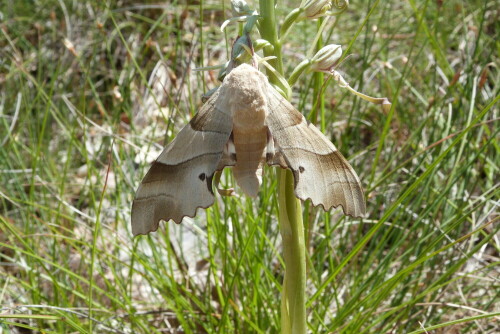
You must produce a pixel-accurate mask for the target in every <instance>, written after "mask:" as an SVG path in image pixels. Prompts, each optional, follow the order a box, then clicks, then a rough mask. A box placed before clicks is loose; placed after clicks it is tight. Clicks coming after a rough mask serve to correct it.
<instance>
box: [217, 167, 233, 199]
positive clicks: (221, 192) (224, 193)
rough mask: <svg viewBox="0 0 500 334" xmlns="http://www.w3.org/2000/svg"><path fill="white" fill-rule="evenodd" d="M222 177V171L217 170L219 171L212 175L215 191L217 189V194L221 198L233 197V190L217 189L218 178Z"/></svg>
mask: <svg viewBox="0 0 500 334" xmlns="http://www.w3.org/2000/svg"><path fill="white" fill-rule="evenodd" d="M221 175H222V171H221V170H219V171H216V172H215V174H214V181H213V182H214V185H215V189H217V192H218V193H219V195H221V196H232V195H234V188H228V189H223V188H219V183H220V177H221Z"/></svg>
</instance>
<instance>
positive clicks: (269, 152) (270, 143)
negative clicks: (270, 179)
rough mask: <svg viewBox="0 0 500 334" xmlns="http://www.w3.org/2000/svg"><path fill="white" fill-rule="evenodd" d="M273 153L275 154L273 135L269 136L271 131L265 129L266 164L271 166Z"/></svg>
mask: <svg viewBox="0 0 500 334" xmlns="http://www.w3.org/2000/svg"><path fill="white" fill-rule="evenodd" d="M275 153H276V150H275V143H274V138H273V135H272V134H271V131H269V128H268V129H267V145H266V162H267V163H268V164H271V163H272V161H273V160H274V154H275Z"/></svg>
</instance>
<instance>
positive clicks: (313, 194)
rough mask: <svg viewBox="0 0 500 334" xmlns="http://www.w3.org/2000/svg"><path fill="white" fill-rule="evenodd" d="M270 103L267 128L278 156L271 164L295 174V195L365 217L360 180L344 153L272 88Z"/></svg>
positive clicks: (314, 202)
mask: <svg viewBox="0 0 500 334" xmlns="http://www.w3.org/2000/svg"><path fill="white" fill-rule="evenodd" d="M268 104H269V110H268V117H267V126H268V127H269V131H270V133H271V135H272V136H273V138H274V141H275V155H274V157H273V158H272V159H271V160H270V161H269V162H268V163H269V164H271V165H280V166H281V167H284V168H288V169H290V170H291V171H292V172H293V175H294V178H295V195H296V196H297V197H298V198H300V199H301V200H306V199H311V201H312V204H313V205H315V206H316V205H322V206H323V208H324V209H325V210H329V209H331V208H332V207H337V206H339V205H340V206H342V209H343V211H344V213H345V214H347V215H350V216H354V217H361V216H363V215H364V213H365V200H364V195H363V190H362V188H361V184H360V182H359V178H358V176H357V175H356V172H355V171H354V170H353V169H352V167H351V165H349V163H348V162H347V160H346V159H345V158H344V157H343V156H342V154H340V152H339V151H337V149H336V148H335V146H334V145H333V144H332V143H331V142H330V141H329V140H328V139H327V138H326V137H325V135H323V133H321V131H319V130H318V129H317V128H316V127H315V126H314V125H312V124H308V123H307V121H306V119H305V118H304V116H302V114H301V113H300V112H298V111H297V110H296V109H295V108H294V107H293V106H292V105H291V104H290V103H289V102H288V101H287V100H286V99H285V98H283V97H282V96H281V95H280V94H279V93H278V92H277V91H276V90H275V89H273V88H272V87H271V86H270V87H269V89H268Z"/></svg>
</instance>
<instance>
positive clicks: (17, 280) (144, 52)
mask: <svg viewBox="0 0 500 334" xmlns="http://www.w3.org/2000/svg"><path fill="white" fill-rule="evenodd" d="M188 3H190V4H186V2H184V1H182V2H177V1H172V2H157V1H146V0H145V1H142V2H140V1H130V0H123V1H119V2H115V1H97V0H86V1H70V0H38V1H26V0H16V1H7V2H2V3H1V4H0V333H19V332H21V330H23V331H24V332H36V333H75V332H81V333H90V332H95V333H106V332H116V333H278V332H279V331H280V304H281V301H280V294H281V283H282V280H283V274H284V269H283V258H282V243H281V240H282V239H281V236H280V234H279V226H278V225H279V224H278V220H277V215H278V207H277V202H278V198H277V192H278V185H277V177H276V175H277V173H276V172H275V171H274V170H273V169H270V168H268V169H266V170H265V177H264V184H263V187H262V190H261V193H260V196H259V197H258V199H256V200H251V199H249V198H246V197H245V196H243V195H242V194H240V193H239V192H238V189H236V192H237V195H236V196H232V197H221V196H218V197H217V200H216V203H215V205H214V206H213V207H212V208H210V209H207V210H199V211H198V215H197V216H196V217H195V218H193V219H185V221H184V222H183V223H182V224H180V225H175V224H173V223H162V224H161V226H160V229H159V230H158V231H157V232H155V233H152V234H151V235H149V236H146V237H138V238H135V239H133V238H132V234H131V229H130V221H129V219H130V205H131V202H132V199H133V194H134V191H135V189H136V187H137V185H138V183H139V182H140V180H141V179H142V177H143V176H144V174H145V172H146V170H147V168H148V165H149V162H151V160H152V159H154V158H156V155H157V154H158V153H159V152H160V151H161V148H162V146H163V144H164V143H166V142H169V141H170V140H172V139H173V138H174V136H175V134H176V133H177V132H178V131H179V129H180V128H181V127H182V126H183V125H184V124H186V122H187V121H188V120H189V119H190V118H191V117H192V116H193V115H194V113H195V112H196V110H197V109H198V108H199V107H200V105H201V103H202V102H201V95H202V94H203V93H205V92H207V91H208V90H209V89H211V88H214V87H216V86H217V84H218V83H217V79H216V78H217V73H218V72H217V70H214V71H193V68H195V67H202V66H212V65H217V64H221V63H224V62H226V61H227V60H228V57H229V56H228V55H229V53H228V52H229V50H230V48H231V43H232V41H233V40H234V39H235V37H236V35H237V30H238V25H237V24H234V23H232V24H229V26H228V27H227V28H226V29H225V32H224V33H222V32H221V31H220V29H219V28H220V25H221V24H222V23H223V22H224V21H225V20H226V19H228V18H230V15H231V14H230V8H228V2H223V1H216V0H207V1H196V2H188ZM249 4H250V5H251V6H254V7H255V8H258V3H257V1H254V3H253V4H252V3H251V2H249ZM299 4H300V1H290V2H288V3H286V4H285V2H284V1H278V6H277V8H276V15H277V19H278V23H280V22H283V20H284V18H285V17H286V15H287V14H288V13H289V12H290V11H291V10H292V9H293V8H295V7H297V6H299ZM224 6H225V7H224ZM497 14H498V2H497V1H493V0H491V1H490V0H484V1H480V0H471V1H467V2H465V1H458V0H450V1H438V0H432V1H430V0H426V1H415V0H409V1H377V0H373V1H355V2H354V1H353V2H352V3H351V6H350V7H349V9H348V10H347V11H346V12H344V13H343V14H342V15H340V16H337V17H333V18H329V19H328V20H326V19H325V20H324V21H320V22H315V21H309V20H308V21H303V22H300V23H297V24H295V25H294V26H293V27H291V28H290V31H289V32H288V35H287V38H286V40H285V41H283V45H282V50H281V52H282V53H281V55H282V59H283V73H284V76H285V77H286V78H288V77H289V76H290V74H291V73H292V72H293V69H294V68H295V66H297V65H298V64H299V63H300V62H301V61H302V60H303V59H304V58H305V56H306V55H307V56H310V54H309V55H308V54H307V53H308V52H309V51H310V49H311V48H313V47H314V46H320V45H327V44H332V43H334V44H341V45H342V48H343V51H344V55H349V56H348V57H347V58H345V60H344V61H343V62H342V63H341V64H340V65H339V67H338V68H337V70H339V71H340V72H341V73H342V75H343V77H344V78H345V79H346V80H347V82H349V84H350V85H351V86H352V87H354V88H356V89H357V90H358V91H361V92H363V93H365V94H368V95H371V96H380V97H382V96H384V97H388V98H389V99H390V100H391V102H392V108H391V109H390V110H389V111H388V112H386V111H384V110H383V109H382V108H381V107H380V106H377V105H374V104H369V103H367V102H365V101H363V100H361V99H360V98H359V97H356V96H354V95H352V94H349V92H348V91H347V90H345V89H342V88H339V86H338V85H336V84H334V83H333V81H332V80H327V77H326V75H324V74H319V73H315V74H304V75H302V76H301V77H300V78H299V79H298V81H297V82H296V83H295V84H294V86H293V87H292V88H293V96H292V99H291V100H292V103H293V104H294V105H295V106H296V107H297V108H298V109H299V110H300V111H302V112H303V113H304V114H305V115H306V116H307V117H308V118H309V119H310V120H311V121H312V122H314V123H315V124H317V125H318V127H320V128H321V129H322V130H323V131H324V132H325V133H326V134H327V136H329V137H330V138H331V139H332V141H333V142H334V143H335V144H336V146H337V147H338V148H339V150H340V151H341V152H342V153H343V154H344V155H345V156H346V157H347V158H348V160H349V161H350V163H351V165H352V166H353V167H354V169H355V170H356V171H357V172H358V174H359V176H360V178H361V180H362V183H363V185H364V187H365V195H366V197H367V211H368V213H367V216H366V218H364V219H353V218H350V217H344V216H343V215H342V213H341V210H332V211H331V212H328V213H325V212H323V210H322V209H321V208H313V207H312V206H311V205H310V204H309V203H307V202H306V203H304V204H303V208H304V211H303V212H304V214H303V221H304V224H305V229H306V235H305V240H306V245H307V250H308V253H307V264H308V268H307V291H306V293H307V296H306V298H307V326H308V330H309V332H311V333H330V332H333V333H426V332H428V333H495V332H496V331H497V330H498V327H499V326H500V325H499V319H500V297H499V291H500V288H499V284H498V277H499V273H500V267H499V257H500V256H499V249H500V241H499V238H498V235H499V229H500V224H499V215H498V211H499V210H498V199H499V198H500V196H499V194H500V190H499V189H500V188H499V186H498V185H499V184H498V182H499V181H500V178H499V175H500V173H499V165H500V158H499V151H500V147H499V143H498V138H499V130H500V127H499V126H498V117H499V109H498V100H499V91H500V72H499V70H498V64H499V54H500V39H499V37H498V31H499V28H500V24H499V22H498V18H497V16H498V15H497ZM325 21H326V23H325ZM322 23H324V24H326V28H325V31H324V33H323V35H322V40H320V41H318V43H316V42H315V40H314V36H315V32H316V31H317V29H319V27H320V25H321V24H322ZM255 37H258V36H255ZM313 50H314V49H313ZM160 60H161V61H162V62H163V63H162V64H165V65H166V66H165V65H159V66H157V64H158V62H159V61H160ZM152 73H153V74H154V75H153V76H152V80H149V78H150V76H151V74H152ZM148 81H149V85H148ZM324 82H326V84H325V85H323V83H324ZM321 96H323V97H324V98H323V99H320V100H319V101H318V97H321ZM186 149H188V148H186ZM221 183H222V185H223V186H227V187H231V186H232V185H233V183H232V180H231V173H230V171H226V172H225V173H224V174H223V176H222V179H221Z"/></svg>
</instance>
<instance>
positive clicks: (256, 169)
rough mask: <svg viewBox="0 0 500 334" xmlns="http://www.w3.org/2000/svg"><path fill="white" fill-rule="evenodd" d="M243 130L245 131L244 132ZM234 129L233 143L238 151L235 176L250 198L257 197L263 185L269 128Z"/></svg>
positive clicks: (234, 168)
mask: <svg viewBox="0 0 500 334" xmlns="http://www.w3.org/2000/svg"><path fill="white" fill-rule="evenodd" d="M242 130H243V131H242ZM245 130H248V129H238V128H237V127H234V128H233V141H234V147H235V150H236V165H235V166H234V167H233V175H234V178H235V179H236V182H237V183H238V185H239V186H240V187H241V189H242V190H243V191H244V192H245V194H247V195H248V196H251V197H255V196H257V193H258V192H259V188H260V185H261V183H262V163H263V160H264V157H265V151H266V146H267V128H266V127H264V126H263V127H262V128H260V129H253V130H254V131H245Z"/></svg>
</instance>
